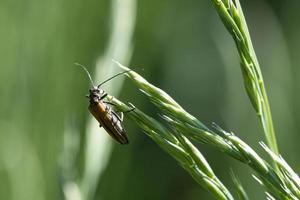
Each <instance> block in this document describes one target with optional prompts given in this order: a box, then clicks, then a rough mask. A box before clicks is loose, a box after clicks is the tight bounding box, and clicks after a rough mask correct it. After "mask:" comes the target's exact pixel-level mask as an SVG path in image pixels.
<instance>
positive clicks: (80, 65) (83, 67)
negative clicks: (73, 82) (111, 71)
mask: <svg viewBox="0 0 300 200" xmlns="http://www.w3.org/2000/svg"><path fill="white" fill-rule="evenodd" d="M74 64H75V65H77V66H79V67H81V68H82V69H83V70H84V71H85V72H86V74H87V75H88V77H89V79H90V81H91V83H92V85H93V86H94V87H95V84H94V81H93V79H92V77H91V75H90V73H89V71H88V70H87V69H86V67H85V66H83V65H82V64H79V63H74Z"/></svg>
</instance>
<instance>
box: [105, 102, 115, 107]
mask: <svg viewBox="0 0 300 200" xmlns="http://www.w3.org/2000/svg"><path fill="white" fill-rule="evenodd" d="M103 102H104V103H107V104H109V105H112V106H117V105H116V104H114V103H112V102H109V101H103Z"/></svg>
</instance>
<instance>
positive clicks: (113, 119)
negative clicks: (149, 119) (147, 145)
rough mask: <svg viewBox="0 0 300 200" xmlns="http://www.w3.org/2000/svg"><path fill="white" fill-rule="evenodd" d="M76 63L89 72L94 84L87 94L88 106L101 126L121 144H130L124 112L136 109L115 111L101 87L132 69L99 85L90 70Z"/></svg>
mask: <svg viewBox="0 0 300 200" xmlns="http://www.w3.org/2000/svg"><path fill="white" fill-rule="evenodd" d="M75 64H76V65H78V66H80V67H82V69H83V70H84V71H85V72H86V73H87V75H88V77H89V79H90V82H91V84H92V88H91V89H90V90H89V94H88V95H86V97H87V98H88V99H89V103H90V104H89V107H88V109H89V111H90V113H91V114H92V115H93V116H94V117H95V118H96V119H97V121H98V122H99V126H100V127H103V128H104V129H105V130H106V132H107V133H108V134H109V135H110V136H111V137H112V138H113V139H115V140H116V141H117V142H119V143H120V144H128V143H129V140H128V137H127V134H126V131H125V129H124V127H123V124H122V122H123V116H124V113H125V112H126V113H127V112H130V111H132V110H134V108H131V109H130V110H128V111H125V112H120V115H118V114H117V113H116V111H114V110H113V109H112V107H111V106H110V105H114V104H113V103H111V102H108V101H104V99H105V97H107V95H108V94H107V93H106V92H105V91H104V90H102V89H100V87H101V86H102V85H103V84H104V83H106V82H108V81H110V80H111V79H113V78H115V77H117V76H119V75H121V74H125V73H127V72H128V71H130V70H127V71H124V72H120V73H117V74H116V75H114V76H112V77H110V78H108V79H107V80H105V81H103V82H102V83H100V84H99V85H98V86H95V85H94V82H93V80H92V78H91V75H90V73H89V72H88V70H87V69H86V68H85V67H84V66H83V65H81V64H79V63H75ZM114 106H115V105H114Z"/></svg>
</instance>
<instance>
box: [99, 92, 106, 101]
mask: <svg viewBox="0 0 300 200" xmlns="http://www.w3.org/2000/svg"><path fill="white" fill-rule="evenodd" d="M106 96H107V93H106V92H105V93H103V95H102V96H101V97H100V100H102V99H104V98H105V97H106Z"/></svg>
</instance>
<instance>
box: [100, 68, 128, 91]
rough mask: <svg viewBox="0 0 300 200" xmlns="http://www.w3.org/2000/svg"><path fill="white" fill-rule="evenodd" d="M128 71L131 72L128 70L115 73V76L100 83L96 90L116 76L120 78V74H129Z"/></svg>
mask: <svg viewBox="0 0 300 200" xmlns="http://www.w3.org/2000/svg"><path fill="white" fill-rule="evenodd" d="M129 71H132V70H131V69H130V70H126V71H124V72H120V73H117V74H116V75H114V76H112V77H110V78H108V79H106V80H105V81H103V82H102V83H100V84H99V85H98V88H100V86H101V85H103V84H104V83H106V82H108V81H110V80H111V79H113V78H115V77H117V76H120V75H122V74H126V73H127V72H129Z"/></svg>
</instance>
